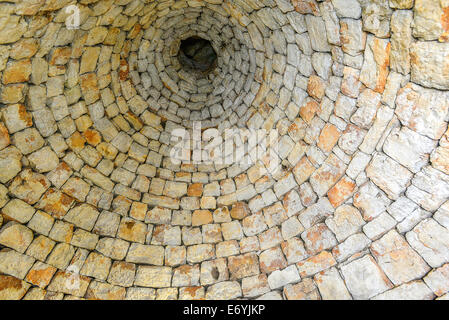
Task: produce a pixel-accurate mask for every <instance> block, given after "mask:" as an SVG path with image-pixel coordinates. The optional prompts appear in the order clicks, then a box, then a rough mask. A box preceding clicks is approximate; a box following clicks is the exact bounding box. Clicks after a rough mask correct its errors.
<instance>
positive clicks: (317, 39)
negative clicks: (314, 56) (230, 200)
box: [306, 15, 330, 52]
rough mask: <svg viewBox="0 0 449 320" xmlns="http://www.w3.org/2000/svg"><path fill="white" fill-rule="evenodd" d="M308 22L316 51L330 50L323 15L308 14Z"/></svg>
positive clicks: (311, 40)
mask: <svg viewBox="0 0 449 320" xmlns="http://www.w3.org/2000/svg"><path fill="white" fill-rule="evenodd" d="M306 24H307V30H308V31H309V36H310V42H311V44H312V48H313V49H314V50H315V51H324V52H326V51H330V46H329V44H328V42H327V37H326V29H325V24H324V21H323V19H322V18H321V17H315V16H312V15H307V16H306Z"/></svg>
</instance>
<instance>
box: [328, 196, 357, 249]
mask: <svg viewBox="0 0 449 320" xmlns="http://www.w3.org/2000/svg"><path fill="white" fill-rule="evenodd" d="M364 224H365V221H363V219H362V216H361V215H360V212H359V211H358V210H357V209H356V208H354V207H352V206H349V205H343V206H341V207H339V208H337V209H336V210H335V213H334V215H333V217H329V218H327V219H326V225H327V226H328V227H329V229H330V230H331V231H332V232H333V233H335V236H336V237H337V240H338V241H339V242H341V241H343V240H345V239H346V238H347V237H349V236H351V235H353V234H355V233H357V232H359V231H360V230H361V227H362V226H363V225H364Z"/></svg>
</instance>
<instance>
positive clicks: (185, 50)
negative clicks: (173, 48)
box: [178, 37, 217, 73]
mask: <svg viewBox="0 0 449 320" xmlns="http://www.w3.org/2000/svg"><path fill="white" fill-rule="evenodd" d="M178 58H179V62H180V63H181V65H183V66H184V67H187V68H188V69H192V70H197V71H200V72H202V73H209V72H210V71H212V70H213V69H214V68H215V66H216V63H217V53H216V52H215V50H214V48H213V47H212V44H211V43H210V41H208V40H205V39H202V38H198V37H190V38H188V39H185V40H182V41H181V47H180V49H179V55H178Z"/></svg>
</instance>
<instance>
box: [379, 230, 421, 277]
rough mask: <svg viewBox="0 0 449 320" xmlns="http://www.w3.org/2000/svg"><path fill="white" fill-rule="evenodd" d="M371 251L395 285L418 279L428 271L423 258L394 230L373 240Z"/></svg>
mask: <svg viewBox="0 0 449 320" xmlns="http://www.w3.org/2000/svg"><path fill="white" fill-rule="evenodd" d="M371 252H373V255H374V257H375V258H376V260H377V262H378V263H379V266H380V267H381V268H382V269H383V270H384V272H385V273H386V275H387V276H388V278H389V279H390V280H391V281H392V282H393V283H394V284H395V285H400V284H403V283H406V282H409V281H411V280H415V279H420V278H422V277H423V276H424V275H425V274H426V273H427V272H428V271H429V267H428V266H427V264H426V263H425V262H424V260H423V259H422V258H421V257H420V256H419V255H418V254H417V253H416V252H415V251H413V249H412V248H411V247H410V246H409V244H408V243H407V242H406V241H405V239H404V238H402V237H401V236H400V235H399V234H398V233H397V232H396V231H390V232H389V233H387V234H386V235H385V236H383V237H382V238H381V239H380V240H378V241H375V242H374V243H373V244H372V245H371Z"/></svg>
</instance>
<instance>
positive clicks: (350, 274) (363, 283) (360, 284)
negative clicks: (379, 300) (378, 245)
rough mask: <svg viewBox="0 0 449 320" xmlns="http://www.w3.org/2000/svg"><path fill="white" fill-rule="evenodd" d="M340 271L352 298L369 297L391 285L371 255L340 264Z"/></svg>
mask: <svg viewBox="0 0 449 320" xmlns="http://www.w3.org/2000/svg"><path fill="white" fill-rule="evenodd" d="M341 271H342V274H343V277H344V279H345V282H346V285H347V286H348V289H349V292H351V294H352V296H353V297H354V299H357V300H360V299H369V298H372V297H374V296H375V295H377V294H380V293H382V292H384V291H386V290H388V289H390V288H392V287H393V285H392V284H391V282H390V281H389V280H388V278H387V277H386V276H385V274H384V273H383V272H382V270H381V269H380V268H379V266H378V265H377V264H376V262H375V261H374V259H373V257H371V256H370V255H366V256H364V257H363V258H360V259H358V260H355V261H353V262H350V263H349V264H347V265H345V266H342V267H341Z"/></svg>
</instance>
